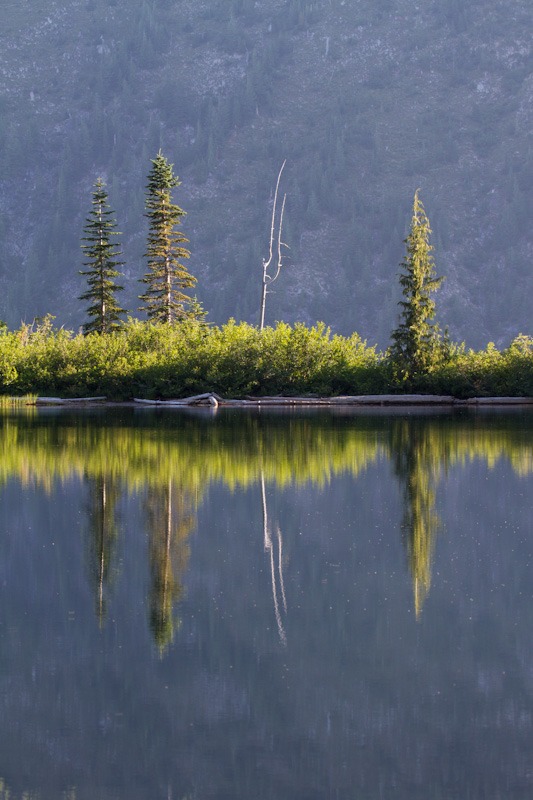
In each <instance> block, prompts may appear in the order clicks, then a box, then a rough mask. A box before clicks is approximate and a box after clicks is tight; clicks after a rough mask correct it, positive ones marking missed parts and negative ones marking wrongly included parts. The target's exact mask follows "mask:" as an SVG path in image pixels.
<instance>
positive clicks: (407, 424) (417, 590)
mask: <svg viewBox="0 0 533 800" xmlns="http://www.w3.org/2000/svg"><path fill="white" fill-rule="evenodd" d="M432 434H433V431H432V429H431V426H428V425H427V424H424V423H422V424H421V422H420V420H416V419H415V420H402V419H399V420H396V421H395V422H394V424H393V426H392V429H391V433H390V445H389V446H390V458H391V461H392V464H393V467H394V472H395V474H396V476H397V477H398V480H399V483H400V486H401V490H402V497H403V507H404V511H403V519H402V525H401V529H402V537H403V542H404V545H405V549H406V553H407V561H408V564H409V570H410V572H411V576H412V579H413V593H414V602H415V613H416V616H417V617H418V616H419V614H420V612H421V610H422V606H423V604H424V600H425V599H426V597H427V594H428V592H429V589H430V586H431V565H432V560H433V554H434V551H435V536H436V532H437V528H438V526H439V517H438V515H437V513H436V511H435V492H436V487H437V483H438V479H439V477H440V475H441V471H442V470H443V469H444V468H445V466H446V461H447V456H448V451H447V449H446V448H444V450H442V449H439V442H440V441H441V440H440V437H435V436H434V435H432Z"/></svg>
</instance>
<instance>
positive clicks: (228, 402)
mask: <svg viewBox="0 0 533 800" xmlns="http://www.w3.org/2000/svg"><path fill="white" fill-rule="evenodd" d="M25 405H28V406H40V407H45V406H48V407H50V406H53V407H64V406H66V407H74V408H78V407H82V408H86V407H88V406H91V407H110V406H112V407H123V406H126V407H143V406H144V407H156V408H195V407H196V408H199V407H200V408H212V409H216V408H339V407H340V408H342V407H351V408H354V407H369V406H370V407H372V406H374V407H384V406H389V407H398V406H405V407H407V406H411V407H412V406H416V407H428V406H429V407H438V406H447V407H449V406H457V407H463V406H466V407H472V406H528V405H530V406H533V397H470V398H467V399H460V398H457V397H454V396H452V395H424V394H403V395H402V394H397V395H394V394H382V395H346V396H340V397H285V396H269V397H246V398H244V399H225V398H222V397H220V396H219V395H217V394H215V393H212V392H207V393H204V394H201V395H194V396H193V397H187V398H183V399H175V400H148V399H142V398H134V399H133V400H132V401H123V402H120V401H118V402H113V401H110V400H107V398H106V397H75V398H60V397H36V398H34V399H32V400H29V401H28V402H27V403H25Z"/></svg>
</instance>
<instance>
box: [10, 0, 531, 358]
mask: <svg viewBox="0 0 533 800" xmlns="http://www.w3.org/2000/svg"><path fill="white" fill-rule="evenodd" d="M1 15H2V25H1V26H0V31H1V32H0V37H1V48H0V113H1V117H0V167H1V168H0V286H1V295H0V317H1V318H2V319H4V320H6V321H7V322H8V323H9V324H10V325H18V324H19V323H20V321H21V319H25V320H26V321H31V319H32V318H33V316H35V315H42V314H45V313H47V312H51V313H52V314H55V315H56V323H59V324H65V325H68V326H74V327H77V326H79V325H81V324H82V322H84V308H83V304H82V303H80V302H79V301H78V300H77V297H78V295H79V294H80V293H81V291H82V290H83V283H82V278H81V277H80V276H79V275H78V270H79V269H81V265H82V254H81V250H80V236H81V234H82V227H83V223H84V219H85V217H86V215H87V213H88V210H89V207H90V192H91V187H92V184H93V183H94V182H95V180H96V178H97V177H98V176H102V177H103V178H104V180H105V181H106V182H107V186H108V190H109V202H110V204H111V206H112V207H113V209H114V210H116V215H117V221H118V230H120V231H122V233H123V235H122V237H121V240H122V244H123V251H124V260H125V261H126V268H125V269H126V278H125V281H123V282H124V283H125V286H126V291H125V292H124V293H123V294H124V295H125V297H124V298H121V301H122V302H123V305H125V306H126V307H127V308H129V309H130V310H131V311H132V312H133V313H134V315H135V314H136V313H137V306H138V304H139V303H138V300H137V295H138V294H140V293H141V289H140V288H139V287H140V284H139V283H138V278H140V277H141V275H142V274H143V272H144V271H145V265H144V263H143V256H142V254H143V252H144V249H145V235H146V220H145V219H144V217H143V204H144V186H145V183H146V175H147V173H148V170H149V168H150V159H151V158H153V157H154V156H155V155H156V153H157V151H158V149H159V148H162V150H163V152H164V154H165V155H166V156H167V157H168V158H169V160H170V161H171V162H173V163H174V165H175V171H176V173H177V174H178V175H179V176H180V180H181V181H182V184H181V186H180V187H179V189H178V190H177V191H176V192H175V195H174V197H175V201H176V202H177V203H178V204H179V205H180V206H181V207H182V208H183V209H184V210H186V211H187V217H186V218H185V222H184V224H183V231H184V233H185V235H186V236H187V238H188V239H189V240H190V250H191V253H192V256H191V259H190V263H189V265H188V266H189V268H190V270H191V272H193V274H194V275H196V277H197V278H198V286H197V289H198V296H199V298H200V299H201V301H202V302H203V304H204V306H205V308H206V309H207V310H208V311H209V312H210V319H211V320H212V321H214V322H223V321H224V320H225V319H227V318H228V317H229V316H234V317H236V318H237V319H244V320H247V321H250V322H255V321H257V315H258V310H259V294H260V281H261V261H262V258H263V256H264V255H266V253H267V249H268V234H269V228H270V213H271V200H272V191H273V187H274V185H275V180H276V176H277V173H278V170H279V167H280V166H281V163H282V162H283V160H284V159H287V166H286V168H285V171H284V175H283V181H282V187H281V188H282V191H283V192H287V208H286V214H285V221H286V224H285V233H284V237H283V238H284V241H286V242H287V243H288V244H289V245H290V248H291V249H290V253H289V255H290V259H289V260H288V261H287V267H286V268H284V270H283V272H282V275H281V276H280V278H279V279H278V281H277V282H276V284H275V289H276V292H275V294H271V295H269V297H268V301H267V321H268V322H272V321H273V320H274V319H285V320H286V321H289V322H293V321H296V320H303V321H305V322H314V321H315V320H317V319H323V320H324V321H325V322H326V323H327V324H330V325H331V326H332V327H333V329H334V330H336V331H338V332H341V333H344V334H347V333H350V332H351V331H353V330H356V331H357V332H358V333H359V334H360V335H361V336H363V337H365V338H367V339H368V340H369V341H370V342H371V343H373V342H375V341H377V342H378V343H379V344H380V346H384V345H386V344H387V341H388V335H389V332H390V330H391V329H392V328H393V327H394V326H395V324H396V320H397V306H396V302H397V300H398V299H399V288H398V281H397V272H398V262H399V261H400V259H401V257H402V255H403V245H402V239H403V238H404V237H405V235H406V233H407V226H408V223H409V218H410V208H411V205H412V201H413V195H414V192H415V190H416V189H417V187H420V189H421V192H420V196H421V198H422V200H423V201H424V205H425V207H426V211H427V213H428V216H429V219H430V222H431V224H432V228H433V243H434V244H435V261H436V266H437V271H438V273H439V274H444V275H446V276H447V277H446V281H445V282H444V284H443V287H442V289H441V290H440V291H439V294H438V296H437V298H436V299H437V306H438V317H439V319H440V321H441V322H442V323H443V324H449V326H450V334H451V336H452V338H454V339H459V340H462V339H465V340H466V343H467V345H469V346H470V345H471V346H483V345H484V344H485V343H486V342H487V341H488V340H489V339H490V340H494V341H496V342H497V343H498V344H499V345H506V344H508V343H509V341H510V339H511V338H512V337H513V336H515V335H516V334H518V333H519V332H521V331H522V332H524V333H531V332H532V326H531V322H530V319H531V314H530V300H529V298H530V295H531V294H532V290H533V277H532V270H531V267H530V261H531V251H532V236H531V226H530V219H531V216H532V214H531V212H532V205H533V204H532V199H533V194H532V191H533V190H532V185H531V184H532V178H533V154H532V152H531V146H532V139H531V114H532V111H531V109H532V104H531V100H532V95H533V75H532V70H533V53H532V52H531V41H530V40H531V37H530V24H531V20H530V8H529V4H528V3H527V2H526V0H515V2H514V3H513V4H512V7H509V6H505V5H504V4H502V3H500V2H496V0H472V1H471V2H469V3H468V4H465V3H463V2H459V0H447V2H444V1H443V0H429V1H428V2H426V3H419V4H416V3H415V2H412V1H411V0H358V1H357V0H324V1H323V2H312V1H311V0H257V1H256V2H254V1H253V0H209V2H201V1H198V0H195V1H194V2H193V0H182V1H181V2H175V1H173V0H142V1H141V0H128V2H126V0H55V2H49V1H47V2H44V0H24V2H22V0H4V2H3V5H2V12H1Z"/></svg>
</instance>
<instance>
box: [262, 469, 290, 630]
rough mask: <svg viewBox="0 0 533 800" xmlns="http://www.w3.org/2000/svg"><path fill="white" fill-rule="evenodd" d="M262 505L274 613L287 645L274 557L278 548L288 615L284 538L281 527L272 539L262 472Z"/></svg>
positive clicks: (281, 589) (284, 606) (279, 572)
mask: <svg viewBox="0 0 533 800" xmlns="http://www.w3.org/2000/svg"><path fill="white" fill-rule="evenodd" d="M261 504H262V508H263V541H264V546H265V551H266V552H267V553H269V554H270V575H271V580H272V597H273V599H274V613H275V615H276V624H277V626H278V633H279V638H280V639H281V642H282V644H287V634H286V633H285V628H284V626H283V620H282V618H281V609H280V605H279V600H278V586H277V584H278V581H277V579H276V560H275V557H274V548H275V547H277V552H278V558H277V573H278V576H279V594H280V596H281V601H282V605H283V611H284V613H285V614H286V613H287V599H286V597H285V582H284V579H283V538H282V535H281V530H280V527H279V525H277V527H276V541H275V542H274V541H273V539H272V530H271V527H270V520H269V518H268V508H267V499H266V489H265V476H264V473H263V471H262V470H261Z"/></svg>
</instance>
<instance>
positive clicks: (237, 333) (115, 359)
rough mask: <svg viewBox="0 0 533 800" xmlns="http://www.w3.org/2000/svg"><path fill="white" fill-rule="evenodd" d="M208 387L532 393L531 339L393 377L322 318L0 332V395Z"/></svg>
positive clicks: (112, 394)
mask: <svg viewBox="0 0 533 800" xmlns="http://www.w3.org/2000/svg"><path fill="white" fill-rule="evenodd" d="M206 391H214V392H218V393H219V394H221V395H222V396H225V397H242V396H245V395H248V394H254V395H267V394H287V395H303V394H318V395H324V396H327V395H339V394H380V393H385V392H405V391H410V392H412V391H420V392H428V393H429V392H431V393H438V394H454V395H456V396H459V397H468V396H481V395H515V396H517V395H533V339H530V338H527V337H524V336H521V337H519V338H518V339H516V340H515V341H514V342H513V343H512V344H511V346H510V347H509V348H508V349H507V350H504V351H502V352H499V351H498V350H496V348H495V347H494V345H492V344H489V345H488V347H487V349H486V350H485V351H481V352H473V351H468V352H465V350H464V348H452V349H451V352H450V355H449V358H448V359H447V360H446V361H445V362H444V363H441V364H439V365H438V366H436V367H435V368H433V369H432V370H431V371H430V372H429V373H427V374H426V375H423V376H420V377H419V378H416V379H411V381H410V382H409V383H407V382H405V381H404V382H400V381H398V380H397V379H396V378H395V377H394V372H393V370H392V368H391V365H390V363H389V361H388V360H387V358H386V357H385V356H383V355H382V354H380V353H377V352H376V350H375V348H374V347H368V346H367V345H366V343H365V342H364V341H362V340H361V339H360V338H359V336H357V334H353V335H352V336H351V337H349V338H344V337H341V336H337V335H333V336H332V335H331V334H330V331H329V329H327V328H326V327H325V326H324V325H323V324H317V325H316V326H314V327H312V328H308V327H306V326H305V325H303V324H296V325H294V326H290V325H286V324H284V323H278V324H277V325H276V326H275V327H274V328H266V329H265V330H264V331H263V332H260V331H258V329H257V328H255V327H253V326H250V325H248V324H246V323H239V324H236V323H235V322H234V321H232V320H230V321H229V322H228V323H227V324H226V325H224V326H222V327H220V328H219V327H215V326H213V327H210V326H206V325H203V324H200V323H194V322H193V323H182V324H177V325H165V324H154V323H147V322H139V321H138V320H130V321H129V322H128V323H127V324H126V325H124V326H123V327H122V328H121V329H120V330H119V331H118V332H117V333H114V334H110V335H101V336H99V335H93V334H91V335H88V336H82V335H81V334H74V333H72V332H71V331H66V330H63V329H60V330H57V329H54V328H53V326H52V323H51V319H50V318H47V319H45V320H44V321H41V322H40V323H38V324H34V325H32V326H28V325H24V326H22V327H21V328H20V329H19V330H16V331H8V330H7V329H5V328H4V329H2V331H1V332H0V393H1V394H3V395H22V394H30V393H34V394H39V395H47V394H53V395H59V396H63V397H76V396H78V397H79V396H93V395H105V396H107V397H108V398H109V399H113V400H126V399H129V398H132V397H146V398H170V397H185V396H188V395H192V394H196V393H200V392H206Z"/></svg>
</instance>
